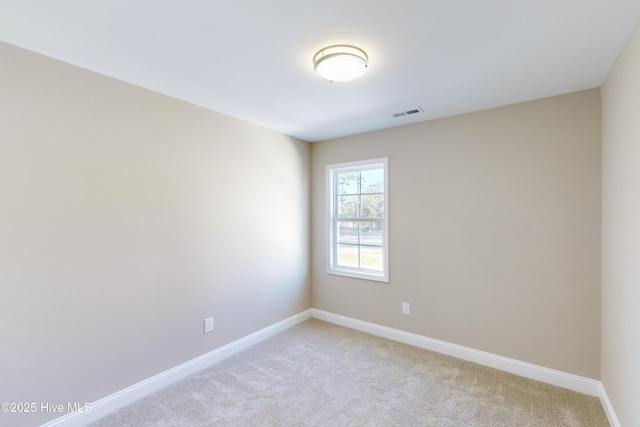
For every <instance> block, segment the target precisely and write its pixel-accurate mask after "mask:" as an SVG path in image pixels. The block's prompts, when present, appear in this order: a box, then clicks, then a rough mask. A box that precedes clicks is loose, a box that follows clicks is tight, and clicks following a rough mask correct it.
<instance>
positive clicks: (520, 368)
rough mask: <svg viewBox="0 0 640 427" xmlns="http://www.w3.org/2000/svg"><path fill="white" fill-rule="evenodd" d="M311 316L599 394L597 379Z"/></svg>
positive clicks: (372, 326)
mask: <svg viewBox="0 0 640 427" xmlns="http://www.w3.org/2000/svg"><path fill="white" fill-rule="evenodd" d="M311 316H312V317H315V318H317V319H320V320H324V321H327V322H330V323H335V324H337V325H340V326H346V327H348V328H351V329H356V330H358V331H362V332H366V333H369V334H372V335H377V336H380V337H383V338H388V339H391V340H394V341H399V342H402V343H405V344H410V345H413V346H416V347H420V348H424V349H427V350H431V351H435V352H438V353H442V354H446V355H448V356H453V357H456V358H458V359H462V360H467V361H469V362H474V363H478V364H480V365H484V366H489V367H491V368H495V369H499V370H501V371H505V372H509V373H512V374H516V375H520V376H521V377H525V378H530V379H533V380H536V381H541V382H544V383H547V384H552V385H555V386H558V387H563V388H567V389H569V390H574V391H577V392H580V393H584V394H588V395H590V396H598V397H599V396H601V383H600V381H597V380H593V379H591V378H585V377H581V376H578V375H574V374H569V373H566V372H562V371H556V370H555V369H549V368H545V367H542V366H538V365H533V364H531V363H526V362H521V361H519V360H515V359H510V358H508V357H503V356H498V355H496V354H492V353H487V352H485V351H480V350H475V349H473V348H469V347H463V346H461V345H457V344H451V343H448V342H445V341H440V340H436V339H433V338H427V337H424V336H422V335H417V334H413V333H410V332H405V331H401V330H399V329H393V328H388V327H386V326H381V325H377V324H375V323H370V322H364V321H362V320H358V319H353V318H351V317H345V316H341V315H338V314H333V313H329V312H327V311H323V310H318V309H315V308H312V309H311Z"/></svg>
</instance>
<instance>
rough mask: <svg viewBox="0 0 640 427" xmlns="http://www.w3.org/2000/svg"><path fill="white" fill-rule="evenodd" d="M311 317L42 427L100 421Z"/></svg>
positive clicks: (301, 317) (273, 327)
mask: <svg viewBox="0 0 640 427" xmlns="http://www.w3.org/2000/svg"><path fill="white" fill-rule="evenodd" d="M310 317H311V309H309V310H305V311H303V312H301V313H298V314H296V315H294V316H291V317H289V318H287V319H284V320H282V321H280V322H278V323H274V324H273V325H271V326H267V327H266V328H264V329H261V330H259V331H257V332H254V333H253V334H251V335H247V336H246V337H243V338H240V339H239V340H236V341H234V342H232V343H229V344H227V345H225V346H222V347H220V348H217V349H215V350H213V351H211V352H209V353H207V354H203V355H202V356H200V357H196V358H195V359H193V360H190V361H188V362H185V363H183V364H181V365H178V366H176V367H175V368H172V369H169V370H167V371H165V372H162V373H160V374H158V375H155V376H153V377H151V378H148V379H146V380H144V381H141V382H139V383H137V384H134V385H132V386H131V387H127V388H125V389H124V390H120V391H118V392H116V393H114V394H112V395H110V396H107V397H105V398H102V399H100V400H98V401H95V402H93V403H91V411H90V412H74V413H69V414H67V415H65V416H63V417H60V418H56V419H55V420H53V421H50V422H48V423H46V424H43V425H42V426H41V427H61V426H64V427H75V426H83V425H85V424H88V423H90V422H93V421H96V420H98V419H100V418H102V417H104V416H105V415H108V414H109V413H111V412H113V411H116V410H118V409H120V408H122V407H125V406H127V405H129V404H131V403H133V402H135V401H136V400H139V399H141V398H143V397H145V396H148V395H150V394H153V393H154V392H156V391H158V390H160V389H161V388H163V387H166V386H168V385H169V384H172V383H174V382H176V381H179V380H181V379H183V378H185V377H187V376H189V375H191V374H194V373H196V372H198V371H201V370H202V369H205V368H207V367H209V366H211V365H213V364H214V363H216V362H219V361H221V360H223V359H225V358H227V357H229V356H231V355H233V354H235V353H238V352H240V351H242V350H244V349H246V348H247V347H250V346H252V345H254V344H257V343H259V342H260V341H263V340H265V339H267V338H269V337H272V336H274V335H275V334H277V333H280V332H282V331H284V330H285V329H288V328H290V327H292V326H295V325H297V324H298V323H301V322H304V321H305V320H307V319H308V318H310Z"/></svg>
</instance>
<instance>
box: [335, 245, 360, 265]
mask: <svg viewBox="0 0 640 427" xmlns="http://www.w3.org/2000/svg"><path fill="white" fill-rule="evenodd" d="M337 255H338V256H337V257H336V258H337V262H338V265H339V266H340V267H355V268H358V246H355V245H338V254H337Z"/></svg>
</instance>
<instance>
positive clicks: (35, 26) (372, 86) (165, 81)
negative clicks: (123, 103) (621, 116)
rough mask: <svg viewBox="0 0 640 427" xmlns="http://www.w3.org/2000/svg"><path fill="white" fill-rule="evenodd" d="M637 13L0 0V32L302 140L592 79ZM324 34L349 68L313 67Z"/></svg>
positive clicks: (192, 0) (541, 93)
mask: <svg viewBox="0 0 640 427" xmlns="http://www.w3.org/2000/svg"><path fill="white" fill-rule="evenodd" d="M639 20H640V0H393V1H391V0H322V1H305V0H226V1H223V0H182V1H178V0H56V1H53V0H0V40H2V41H4V42H7V43H10V44H13V45H16V46H19V47H23V48H25V49H28V50H31V51H34V52H38V53H41V54H44V55H47V56H50V57H53V58H57V59H60V60H62V61H65V62H68V63H71V64H75V65H78V66H80V67H83V68H86V69H89V70H93V71H96V72H99V73H102V74H105V75H108V76H111V77H115V78H117V79H120V80H123V81H126V82H130V83H133V84H135V85H138V86H142V87H145V88H148V89H151V90H154V91H157V92H161V93H164V94H167V95H170V96H173V97H175V98H179V99H183V100H185V101H189V102H192V103H194V104H197V105H201V106H203V107H206V108H209V109H211V110H215V111H219V112H221V113H225V114H228V115H230V116H234V117H238V118H240V119H244V120H246V121H249V122H253V123H256V124H258V125H261V126H264V127H267V128H270V129H274V130H276V131H279V132H283V133H285V134H288V135H292V136H295V137H298V138H300V139H303V140H305V141H320V140H325V139H330V138H335V137H339V136H344V135H350V134H356V133H361V132H367V131H371V130H376V129H383V128H388V127H393V126H399V125H404V124H408V123H414V122H417V121H424V120H431V119H435V118H441V117H446V116H451V115H456V114H461V113H466V112H470V111H477V110H482V109H486V108H492V107H497V106H501V105H507V104H512V103H516V102H522V101H527V100H532V99H538V98H543V97H547V96H552V95H558V94H562V93H568V92H573V91H577V90H582V89H589V88H593V87H599V86H600V85H601V84H602V83H603V81H604V79H605V78H606V76H607V73H608V72H609V70H610V69H611V67H612V65H613V63H614V62H615V60H616V58H617V56H618V54H619V53H620V51H621V50H622V48H623V47H624V44H625V43H626V41H627V40H628V39H629V37H630V35H631V33H632V32H633V30H634V28H635V26H636V25H637V24H638V21H639ZM338 43H346V44H353V45H356V46H358V47H360V48H362V49H364V50H365V51H366V52H367V54H368V55H369V69H368V71H367V73H366V74H365V75H364V77H363V78H362V79H360V80H358V81H355V82H351V83H330V82H328V81H325V80H322V79H321V78H319V77H318V76H316V75H315V74H314V73H313V64H312V57H313V55H314V54H315V53H316V52H317V51H318V50H319V49H321V48H323V47H325V46H327V45H331V44H338ZM0 60H1V58H0ZM418 106H420V107H422V108H423V109H424V113H421V114H415V115H411V116H405V117H401V118H393V117H391V114H392V113H396V112H399V111H405V110H410V109H413V108H416V107H418Z"/></svg>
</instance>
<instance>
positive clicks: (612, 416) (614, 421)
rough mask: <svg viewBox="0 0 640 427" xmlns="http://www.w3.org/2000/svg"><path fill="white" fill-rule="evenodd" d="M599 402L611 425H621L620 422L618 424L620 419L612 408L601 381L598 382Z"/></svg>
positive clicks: (612, 426) (613, 426)
mask: <svg viewBox="0 0 640 427" xmlns="http://www.w3.org/2000/svg"><path fill="white" fill-rule="evenodd" d="M600 402H602V407H603V408H604V412H605V414H607V419H608V420H609V424H610V425H611V427H622V424H620V420H619V419H618V416H617V415H616V411H615V410H614V409H613V405H612V404H611V401H610V400H609V395H608V394H607V390H605V388H604V384H602V383H600Z"/></svg>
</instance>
